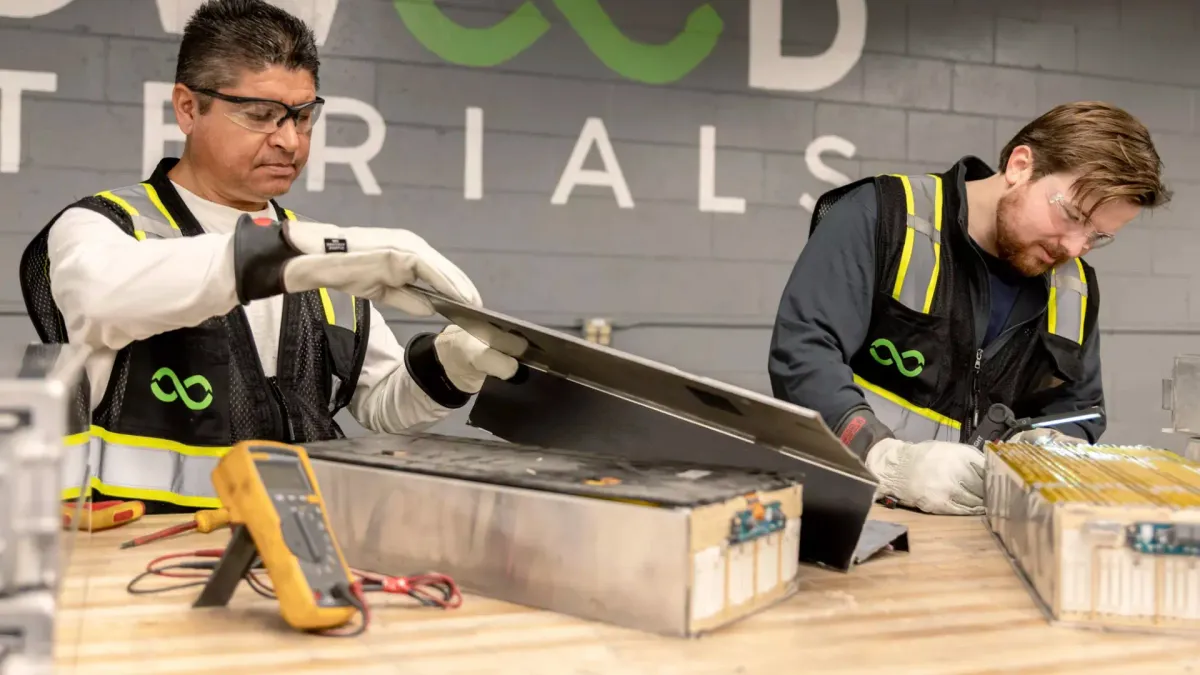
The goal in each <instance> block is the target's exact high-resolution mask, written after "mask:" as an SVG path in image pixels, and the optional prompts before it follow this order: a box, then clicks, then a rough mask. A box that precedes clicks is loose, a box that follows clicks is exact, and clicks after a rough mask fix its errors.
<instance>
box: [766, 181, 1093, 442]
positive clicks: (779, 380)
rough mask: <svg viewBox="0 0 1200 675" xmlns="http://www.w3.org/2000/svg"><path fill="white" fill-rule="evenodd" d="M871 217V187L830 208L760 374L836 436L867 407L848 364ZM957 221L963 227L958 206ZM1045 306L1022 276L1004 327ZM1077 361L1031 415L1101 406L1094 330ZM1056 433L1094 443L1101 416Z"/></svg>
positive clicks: (868, 298)
mask: <svg viewBox="0 0 1200 675" xmlns="http://www.w3.org/2000/svg"><path fill="white" fill-rule="evenodd" d="M877 214H878V208H877V197H876V192H875V187H874V186H873V185H872V184H871V183H867V184H865V185H862V186H860V187H857V188H855V189H854V190H853V191H852V192H850V193H849V194H847V195H846V196H845V197H843V198H842V199H841V200H840V201H838V202H837V203H836V204H834V205H833V207H832V208H831V209H830V210H829V212H828V213H827V214H826V215H825V216H824V218H823V219H822V222H821V226H820V227H818V228H816V230H815V231H814V232H813V233H812V235H811V236H810V238H809V240H808V243H807V244H806V245H805V246H804V248H803V250H802V251H801V253H800V256H799V258H798V260H797V261H796V264H795V267H794V268H793V270H792V274H791V276H790V277H789V279H788V281H787V284H786V286H785V287H784V291H783V297H782V298H781V300H780V303H779V309H778V313H777V315H776V319H775V327H774V331H773V333H772V336H771V346H770V352H769V356H768V362H767V369H768V372H769V375H770V378H771V388H772V391H773V393H774V395H775V397H776V398H780V399H783V400H787V401H791V402H793V403H795V404H797V405H801V406H804V407H806V408H810V409H812V410H815V411H816V412H818V413H820V415H821V416H822V418H823V419H824V420H825V423H826V424H827V425H829V427H830V428H831V429H833V430H834V431H835V432H839V431H840V430H841V428H842V426H843V425H844V423H845V421H846V420H847V419H849V416H850V413H852V412H854V411H855V410H862V409H864V408H867V407H868V406H867V404H866V401H865V398H864V396H863V393H862V391H861V390H860V389H859V388H858V386H857V385H856V384H855V383H854V381H853V379H852V375H853V373H852V371H851V369H850V366H849V365H848V364H849V362H850V358H851V357H852V356H853V355H854V354H855V353H856V352H857V351H858V349H859V348H860V346H861V345H862V343H863V340H864V339H865V337H866V335H867V329H868V326H869V324H870V320H871V302H872V297H873V296H874V294H875V270H876V265H875V241H876V240H875V228H876V223H877V220H878V217H877ZM961 217H962V219H963V220H962V223H965V217H966V213H965V206H964V208H963V212H962V213H961ZM959 226H960V227H961V226H964V225H962V224H961V223H960V224H959ZM973 243H974V242H972V244H973ZM980 251H981V252H982V249H980ZM973 295H974V297H975V298H976V302H975V303H974V304H973V306H972V307H971V308H970V309H971V311H972V313H973V315H974V319H975V325H976V327H977V328H976V331H975V333H976V335H977V336H980V337H979V340H980V341H982V336H983V335H984V333H985V329H986V327H987V325H988V319H989V313H990V298H989V297H988V296H987V294H986V290H984V289H978V292H976V293H974V294H973ZM1046 302H1047V294H1046V290H1045V281H1044V280H1043V279H1042V278H1041V277H1032V278H1029V280H1028V285H1027V286H1022V288H1021V290H1020V292H1019V294H1018V295H1017V298H1016V301H1015V305H1014V307H1013V310H1012V312H1011V313H1010V314H1009V317H1008V322H1007V324H1006V327H1007V326H1011V325H1014V324H1016V323H1020V322H1022V321H1025V320H1028V319H1029V318H1031V317H1033V316H1034V315H1036V314H1037V313H1038V312H1040V311H1042V309H1043V308H1044V307H1045V304H1046ZM976 346H977V347H979V345H976ZM1083 362H1084V374H1083V377H1082V378H1080V379H1079V380H1078V381H1076V382H1075V383H1073V384H1071V385H1070V386H1067V387H1064V388H1062V390H1061V391H1060V392H1059V393H1058V397H1057V398H1056V399H1055V400H1054V401H1053V402H1052V403H1049V404H1047V405H1046V406H1045V407H1044V409H1043V410H1042V411H1041V412H1039V413H1038V414H1044V415H1048V414H1052V413H1061V412H1071V411H1076V410H1081V409H1083V408H1087V407H1090V406H1103V405H1104V393H1103V386H1102V383H1101V373H1100V335H1099V330H1094V331H1092V333H1091V335H1089V336H1088V337H1087V339H1086V340H1085V341H1084V344H1083ZM967 375H968V374H967V373H963V376H964V377H966V376H967ZM1058 429H1059V430H1060V431H1062V432H1063V433H1065V434H1068V435H1071V436H1075V437H1078V438H1082V439H1086V440H1088V441H1089V442H1092V443H1095V442H1097V441H1098V440H1099V438H1100V436H1101V434H1103V433H1104V429H1105V422H1104V419H1103V418H1101V419H1098V420H1089V421H1086V422H1081V423H1070V424H1063V425H1061V426H1059V427H1058Z"/></svg>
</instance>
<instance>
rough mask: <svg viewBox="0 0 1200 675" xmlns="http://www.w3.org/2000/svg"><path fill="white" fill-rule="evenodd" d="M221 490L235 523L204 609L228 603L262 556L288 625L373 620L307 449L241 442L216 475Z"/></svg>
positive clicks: (318, 626)
mask: <svg viewBox="0 0 1200 675" xmlns="http://www.w3.org/2000/svg"><path fill="white" fill-rule="evenodd" d="M213 487H215V488H216V491H217V496H218V497H220V498H221V503H222V504H223V505H224V508H226V509H228V511H229V517H230V521H231V522H232V523H235V525H234V529H233V535H232V536H231V537H230V541H229V544H228V545H227V547H226V549H225V554H224V555H223V556H222V557H221V560H220V562H219V563H218V564H217V565H216V569H215V570H214V571H213V573H212V576H211V577H210V579H209V581H208V584H207V585H206V586H205V587H204V592H203V593H201V594H200V597H199V598H197V600H196V603H195V606H196V607H223V606H225V605H226V604H228V603H229V600H230V599H231V598H232V597H233V593H234V591H235V590H236V588H237V586H238V585H239V584H240V583H241V582H242V580H243V579H245V578H246V576H247V575H249V574H250V573H251V569H252V568H253V567H254V565H255V562H256V560H257V559H258V558H260V557H261V559H262V562H263V565H264V566H265V568H266V571H267V573H268V574H269V575H270V577H271V582H272V590H273V591H274V594H275V597H276V598H278V600H279V610H280V613H281V614H282V615H283V619H284V621H287V623H288V625H290V626H292V627H293V628H296V629H299V630H306V631H307V630H314V631H315V630H326V629H330V628H337V627H340V626H343V625H345V624H347V623H348V622H349V621H350V619H351V618H353V617H354V615H355V614H361V615H362V617H363V620H364V622H365V620H366V612H367V610H366V607H365V601H364V600H363V598H362V595H361V590H359V589H357V588H356V587H355V584H354V578H353V576H352V574H351V572H350V569H349V567H348V566H347V565H346V560H345V559H344V558H343V557H342V551H341V549H340V548H339V547H338V545H337V538H336V537H335V536H334V534H333V529H332V528H331V527H330V525H329V521H328V514H327V510H326V508H325V501H324V500H323V499H322V497H321V489H320V487H319V486H318V485H317V479H316V478H315V477H314V476H313V472H312V466H311V464H309V461H308V457H307V455H306V454H305V452H304V449H303V448H300V447H297V446H292V445H285V444H283V443H274V442H270V441H246V442H242V443H239V444H237V445H236V446H234V447H233V448H231V449H230V450H229V452H227V453H226V454H225V455H224V456H223V457H222V458H221V461H220V462H218V464H217V468H216V469H214V470H213Z"/></svg>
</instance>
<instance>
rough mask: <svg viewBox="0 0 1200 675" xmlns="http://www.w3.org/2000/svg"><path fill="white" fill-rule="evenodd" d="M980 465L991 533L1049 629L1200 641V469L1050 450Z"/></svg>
mask: <svg viewBox="0 0 1200 675" xmlns="http://www.w3.org/2000/svg"><path fill="white" fill-rule="evenodd" d="M986 455H987V490H986V499H985V501H986V506H987V518H986V521H987V524H988V527H989V529H990V530H991V531H992V533H993V534H994V535H995V536H996V539H997V540H998V542H999V543H1000V545H1001V547H1002V549H1003V550H1004V552H1005V553H1006V554H1007V555H1008V556H1009V560H1010V562H1012V564H1013V567H1014V569H1015V570H1016V572H1017V574H1018V576H1019V577H1020V578H1021V579H1022V581H1024V582H1025V585H1026V587H1027V588H1028V590H1029V591H1030V594H1031V596H1032V597H1033V599H1034V600H1035V601H1036V602H1037V604H1038V606H1039V608H1040V609H1041V610H1042V611H1043V613H1044V614H1045V616H1046V617H1047V619H1048V620H1049V621H1050V622H1052V623H1055V624H1063V625H1070V626H1080V627H1089V628H1102V629H1105V630H1137V631H1154V632H1164V633H1166V632H1187V633H1189V634H1191V635H1193V636H1194V635H1200V464H1198V463H1196V462H1193V461H1191V460H1189V459H1187V458H1184V457H1180V456H1179V455H1178V454H1176V453H1173V452H1170V451H1167V450H1162V449H1156V448H1149V447H1145V446H1113V445H1088V444H1073V443H1072V444H1068V443H1062V444H1059V443H1054V442H1047V443H1044V444H1036V445H1035V444H1032V443H992V444H989V445H988V446H987V450H986ZM1185 648H1186V647H1185Z"/></svg>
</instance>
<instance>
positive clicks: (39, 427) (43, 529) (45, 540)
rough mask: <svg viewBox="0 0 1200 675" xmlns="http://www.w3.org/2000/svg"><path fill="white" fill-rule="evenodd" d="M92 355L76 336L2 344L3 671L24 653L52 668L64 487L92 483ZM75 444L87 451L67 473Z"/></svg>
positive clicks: (66, 536)
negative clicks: (70, 340)
mask: <svg viewBox="0 0 1200 675" xmlns="http://www.w3.org/2000/svg"><path fill="white" fill-rule="evenodd" d="M87 355H88V350H86V349H82V348H78V347H72V346H69V345H43V344H30V345H27V346H25V347H21V348H15V349H14V348H9V349H8V350H7V351H0V636H2V637H0V643H3V646H4V647H5V650H4V652H5V654H6V656H5V658H4V659H3V660H2V661H0V673H4V672H8V671H9V666H6V665H5V664H13V663H16V662H17V661H20V662H21V663H22V664H23V666H22V667H23V668H39V667H42V666H46V667H48V665H49V664H50V659H51V656H52V654H53V633H52V630H51V628H52V626H53V612H54V599H55V598H56V597H57V593H58V589H59V587H60V585H61V581H62V577H63V572H64V569H65V566H66V564H67V562H68V560H69V556H70V550H71V545H72V539H73V537H72V534H71V533H69V532H64V531H63V529H62V512H61V509H62V503H63V502H62V495H63V491H64V488H71V487H74V488H77V490H78V491H79V492H83V493H85V494H86V486H87V484H88V470H87V461H86V456H87V430H88V428H89V421H90V406H89V397H88V391H87V384H86V382H87V378H86V376H85V371H84V365H85V362H86V359H87ZM68 448H70V450H71V451H73V452H77V453H78V454H79V455H80V458H81V459H80V461H77V462H71V463H70V464H71V465H72V466H73V467H75V468H76V470H72V471H71V472H69V473H65V472H64V469H63V467H64V466H66V464H67V461H66V459H67V458H66V456H65V455H66V453H67V451H68ZM76 522H77V521H76ZM39 664H40V665H39Z"/></svg>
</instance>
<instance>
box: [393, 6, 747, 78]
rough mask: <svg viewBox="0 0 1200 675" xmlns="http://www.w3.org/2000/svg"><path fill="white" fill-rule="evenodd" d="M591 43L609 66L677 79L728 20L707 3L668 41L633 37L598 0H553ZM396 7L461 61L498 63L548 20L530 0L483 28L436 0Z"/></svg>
mask: <svg viewBox="0 0 1200 675" xmlns="http://www.w3.org/2000/svg"><path fill="white" fill-rule="evenodd" d="M553 2H554V5H555V6H556V7H558V11H560V12H562V14H563V16H564V17H566V19H567V23H569V24H570V25H571V28H572V29H574V30H575V32H576V33H577V34H578V35H579V37H580V38H582V39H583V41H584V43H585V44H587V46H588V49H590V50H591V51H592V53H593V54H595V55H596V57H597V58H599V59H600V61H601V62H603V63H604V65H606V66H608V67H609V69H611V70H613V71H614V72H616V73H618V74H619V75H621V76H623V77H627V78H629V79H631V80H636V81H638V82H645V83H646V84H665V83H668V82H674V81H676V80H678V79H680V78H682V77H683V76H684V75H687V74H688V73H690V72H692V70H693V69H695V68H696V66H698V65H700V63H701V62H703V61H704V59H706V58H708V55H709V54H711V53H712V50H713V48H714V47H716V45H717V39H718V38H719V37H720V36H721V31H723V30H724V29H725V22H724V21H722V20H721V17H720V15H718V14H717V11H716V10H715V9H713V8H712V7H710V6H708V5H707V4H705V5H702V6H700V7H697V8H696V9H695V10H694V11H693V12H692V13H691V14H689V15H688V18H687V22H686V24H685V25H684V28H683V31H682V32H680V33H679V34H678V35H676V36H675V37H674V38H672V39H671V41H670V42H667V43H664V44H645V43H642V42H637V41H636V40H631V39H629V38H628V37H626V36H625V35H624V34H623V33H622V32H621V30H620V29H619V28H617V27H616V26H615V25H614V24H613V22H612V19H611V18H610V17H609V16H608V13H606V12H605V11H604V8H603V7H601V6H600V4H599V2H598V0H553ZM392 4H393V5H394V6H395V8H396V13H397V14H399V15H400V20H401V21H403V22H404V25H405V26H407V27H408V30H409V31H410V32H411V33H412V34H413V37H415V38H416V39H417V41H418V42H420V43H421V44H422V45H424V46H425V48H426V49H428V50H429V51H431V52H433V53H434V54H437V55H438V56H440V57H441V58H442V59H444V60H446V61H448V62H450V63H455V64H458V65H462V66H495V65H499V64H501V63H504V62H505V61H508V60H509V59H511V58H513V57H515V56H516V55H517V54H520V53H521V52H523V51H525V50H526V49H528V48H529V47H531V46H533V43H535V42H537V41H538V39H539V38H541V37H542V35H544V34H545V33H546V31H548V30H550V22H549V21H548V20H547V19H546V17H545V15H544V14H542V12H541V10H539V9H538V8H537V7H536V6H534V4H533V3H532V2H530V0H525V2H523V3H521V6H520V7H518V8H517V11H515V12H513V13H512V14H509V15H508V16H506V17H504V18H503V19H501V20H500V21H499V22H498V23H496V24H494V25H491V26H487V27H485V28H468V27H466V26H461V25H459V24H458V23H455V21H454V20H453V19H451V18H450V17H448V16H446V14H445V13H444V12H443V11H442V10H441V8H439V7H438V6H437V4H436V0H393V1H392Z"/></svg>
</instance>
